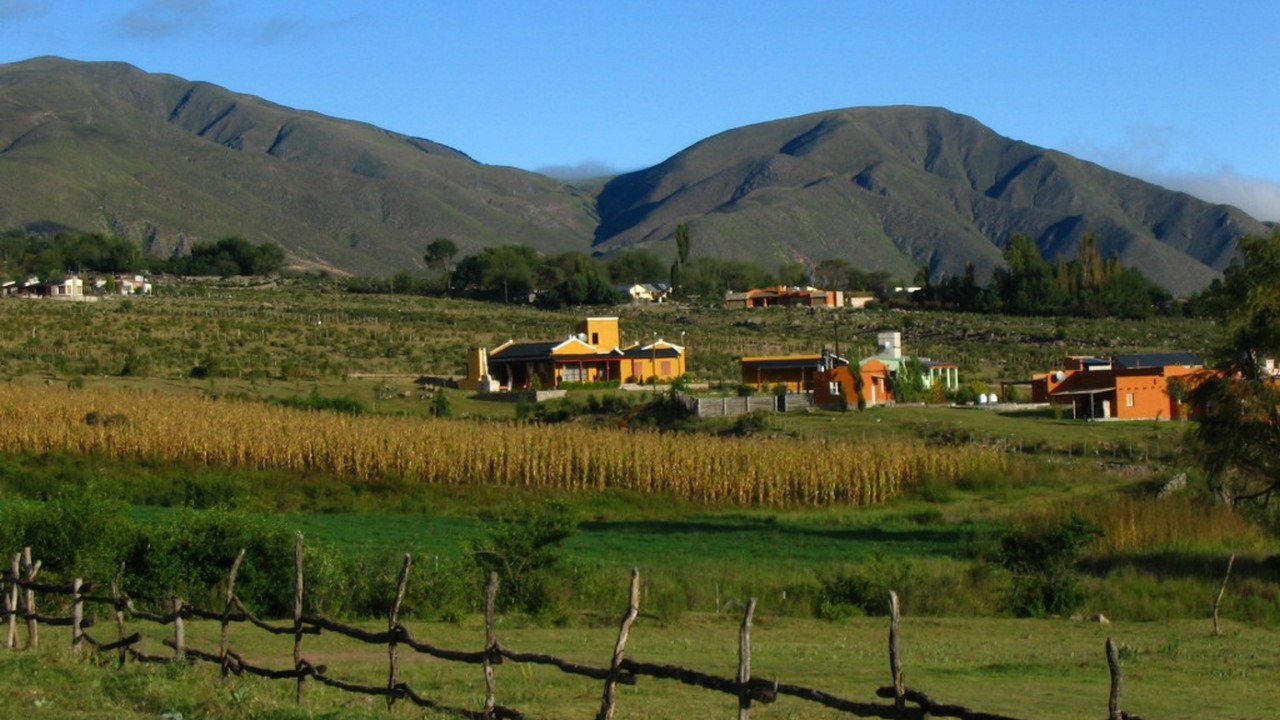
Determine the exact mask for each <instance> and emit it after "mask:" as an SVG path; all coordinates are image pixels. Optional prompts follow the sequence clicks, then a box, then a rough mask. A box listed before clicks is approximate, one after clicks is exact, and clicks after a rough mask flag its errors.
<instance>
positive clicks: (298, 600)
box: [293, 533, 306, 704]
mask: <svg viewBox="0 0 1280 720" xmlns="http://www.w3.org/2000/svg"><path fill="white" fill-rule="evenodd" d="M293 571H294V572H293V670H294V672H296V673H297V674H298V687H297V691H296V692H295V695H294V701H295V702H297V703H299V704H301V703H302V682H303V680H305V679H306V675H305V674H304V673H303V671H302V533H297V534H296V535H294V538H293Z"/></svg>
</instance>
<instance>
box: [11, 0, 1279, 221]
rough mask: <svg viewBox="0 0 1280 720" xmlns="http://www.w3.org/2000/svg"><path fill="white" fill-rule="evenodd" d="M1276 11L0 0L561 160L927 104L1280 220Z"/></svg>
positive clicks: (106, 34)
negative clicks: (855, 110)
mask: <svg viewBox="0 0 1280 720" xmlns="http://www.w3.org/2000/svg"><path fill="white" fill-rule="evenodd" d="M1277 37H1280V2H1274V1H1272V0H1241V1H1237V2H1232V3H1230V4H1226V3H1221V4H1220V3H1210V2H1184V1H1182V0H1163V1H1161V2H1149V1H1144V0H1109V1H1107V2H1094V1H1091V0H1078V1H1075V2H1058V3H1051V2H1027V1H1026V0H991V1H989V2H974V3H969V2H954V1H952V0H945V1H944V0H937V1H936V2H916V1H913V0H897V1H894V2H884V1H883V0H881V1H880V2H862V1H861V0H847V1H845V2H836V1H834V0H833V1H829V2H809V1H806V0H789V1H787V2H782V1H781V0H772V1H769V2H766V1H763V0H736V1H735V2H720V1H718V0H707V1H704V2H697V1H696V0H684V1H682V2H676V1H669V0H644V1H643V2H628V1H625V0H616V1H610V0H594V1H593V2H579V1H577V0H562V1H560V2H531V1H530V0H470V1H468V0H452V1H450V2H438V1H436V0H418V1H409V0H364V1H360V2H355V1H346V0H327V1H326V0H311V1H310V2H298V1H292V0H259V1H258V2H252V3H249V2H237V1H234V0H95V1H94V2H92V3H90V2H84V0H0V62H13V61H17V60H22V59H26V58H30V57H35V56H38V55H58V56H62V57H67V58H72V59H77V60H119V61H124V62H128V63H131V64H133V65H136V66H138V67H140V68H142V69H144V70H147V71H149V72H162V73H171V74H174V75H178V76H181V77H184V78H187V79H190V80H204V81H208V82H212V83H216V84H218V85H222V86H224V87H226V88H229V89H231V90H235V91H238V92H246V93H250V94H253V95H258V96H261V97H264V98H266V99H268V100H272V101H274V102H278V103H281V104H283V105H288V106H291V107H297V108H302V109H307V110H315V111H318V112H321V113H325V114H327V115H334V116H337V117H343V118H350V119H355V120H362V121H366V122H369V123H373V124H375V125H379V126H381V127H384V128H387V129H389V130H394V131H397V132H402V133H406V134H410V135H417V136H420V137H425V138H428V139H431V140H434V141H437V142H441V143H445V144H447V145H450V146H453V147H455V148H458V149H459V150H462V151H464V152H466V153H468V154H470V155H471V156H472V157H474V158H476V159H477V160H479V161H481V162H485V163H492V164H499V165H514V166H516V167H522V168H526V169H530V170H541V171H548V170H552V171H554V172H557V173H559V174H566V175H571V174H574V173H575V172H582V171H583V170H584V169H587V170H595V169H600V168H607V169H609V170H615V171H616V170H632V169H638V168H641V167H646V166H649V165H652V164H654V163H657V162H660V161H662V160H663V159H665V158H667V157H668V156H670V155H672V154H674V153H676V152H678V151H679V150H681V149H683V148H685V147H687V146H689V145H691V144H693V143H694V142H697V141H698V140H700V139H702V138H704V137H707V136H709V135H712V134H715V133H717V132H720V131H723V130H727V129H730V128H734V127H739V126H742V125H748V124H752V123H757V122H764V121H768V120H775V119H778V118H783V117H789V116H792V115H800V114H804V113H809V112H817V111H821V110H829V109H834V108H842V107H854V106H864V105H891V104H910V105H930V106H940V107H945V108H947V109H950V110H953V111H956V112H960V113H964V114H966V115H970V116H972V117H974V118H976V119H977V120H978V121H980V122H982V123H983V124H985V125H987V126H988V127H990V128H992V129H993V130H995V131H996V132H998V133H1000V134H1002V135H1006V136H1009V137H1013V138H1016V139H1019V140H1025V141H1027V142H1030V143H1033V144H1036V145H1041V146H1045V147H1051V148H1056V149H1060V150H1063V151H1066V152H1069V153H1071V154H1074V155H1077V156H1079V157H1082V158H1085V159H1088V160H1092V161H1095V162H1098V163H1100V164H1102V165H1105V166H1107V167H1110V168H1112V169H1115V170H1120V171H1122V172H1127V173H1129V174H1132V175H1137V176H1139V177H1143V178H1146V179H1148V180H1152V181H1154V182H1157V183H1160V184H1162V185H1165V186H1166V187H1172V188H1176V189H1183V190H1187V191H1188V192H1193V193H1194V194H1196V195H1199V196H1201V197H1204V198H1205V199H1208V200H1213V201H1218V202H1231V203H1233V204H1236V205H1239V206H1241V207H1243V208H1244V209H1246V210H1248V211H1250V212H1251V213H1253V214H1254V215H1256V216H1258V217H1260V218H1262V219H1269V220H1280V43H1277V42H1276V38H1277Z"/></svg>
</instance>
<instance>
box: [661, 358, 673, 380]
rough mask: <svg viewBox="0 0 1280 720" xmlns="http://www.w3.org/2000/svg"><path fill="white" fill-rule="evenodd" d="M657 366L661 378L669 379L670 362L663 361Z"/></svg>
mask: <svg viewBox="0 0 1280 720" xmlns="http://www.w3.org/2000/svg"><path fill="white" fill-rule="evenodd" d="M659 366H660V367H661V368H662V377H671V361H670V360H663V361H662V362H661V363H659Z"/></svg>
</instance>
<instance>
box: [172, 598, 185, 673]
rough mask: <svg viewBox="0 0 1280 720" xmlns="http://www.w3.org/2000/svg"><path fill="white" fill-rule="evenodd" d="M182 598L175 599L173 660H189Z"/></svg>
mask: <svg viewBox="0 0 1280 720" xmlns="http://www.w3.org/2000/svg"><path fill="white" fill-rule="evenodd" d="M182 605H183V602H182V598H180V597H175V598H173V659H174V660H176V661H179V662H181V661H182V660H185V659H187V628H186V625H185V623H183V622H182Z"/></svg>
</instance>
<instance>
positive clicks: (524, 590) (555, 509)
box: [471, 501, 578, 615]
mask: <svg viewBox="0 0 1280 720" xmlns="http://www.w3.org/2000/svg"><path fill="white" fill-rule="evenodd" d="M577 532H578V524H577V520H576V519H575V518H574V516H573V514H572V512H571V511H570V509H569V506H568V505H565V504H564V503H562V502H559V501H549V502H546V503H542V504H539V505H519V506H516V507H515V508H514V509H512V510H510V511H508V512H507V513H506V514H504V515H501V516H499V517H498V518H497V520H496V521H495V522H494V523H493V524H492V525H491V526H490V528H489V531H488V534H487V536H486V537H485V538H484V539H482V540H477V541H474V542H473V543H472V545H471V554H472V559H473V561H474V562H475V565H476V567H477V568H479V569H480V570H482V571H484V573H485V574H486V575H487V574H488V573H490V572H496V573H497V574H498V579H499V581H500V582H501V588H502V589H501V592H500V593H499V594H498V604H499V606H500V607H502V608H504V609H509V610H519V611H523V612H527V613H530V614H535V615H537V614H544V613H547V612H551V611H555V610H559V609H560V607H559V601H558V599H557V594H556V592H557V587H558V586H562V584H563V575H561V574H560V573H559V571H560V570H561V569H562V567H563V565H564V562H565V561H564V548H563V543H564V541H565V540H567V539H568V538H570V537H573V536H574V535H575V534H577Z"/></svg>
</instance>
